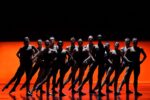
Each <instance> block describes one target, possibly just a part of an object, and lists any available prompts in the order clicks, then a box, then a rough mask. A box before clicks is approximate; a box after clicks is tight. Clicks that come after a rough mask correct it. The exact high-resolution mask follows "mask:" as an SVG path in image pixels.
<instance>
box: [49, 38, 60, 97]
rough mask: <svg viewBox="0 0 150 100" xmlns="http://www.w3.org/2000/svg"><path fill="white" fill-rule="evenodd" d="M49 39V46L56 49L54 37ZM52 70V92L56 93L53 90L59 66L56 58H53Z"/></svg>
mask: <svg viewBox="0 0 150 100" xmlns="http://www.w3.org/2000/svg"><path fill="white" fill-rule="evenodd" d="M49 41H50V48H51V49H53V50H56V51H57V48H58V46H57V45H56V44H55V37H50V38H49ZM52 70H53V75H52V77H53V80H52V84H53V87H52V92H53V94H55V93H57V91H56V90H55V88H56V76H57V73H58V70H59V67H58V66H57V60H55V61H54V62H53V65H52Z"/></svg>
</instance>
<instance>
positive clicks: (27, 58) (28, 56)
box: [2, 37, 38, 93]
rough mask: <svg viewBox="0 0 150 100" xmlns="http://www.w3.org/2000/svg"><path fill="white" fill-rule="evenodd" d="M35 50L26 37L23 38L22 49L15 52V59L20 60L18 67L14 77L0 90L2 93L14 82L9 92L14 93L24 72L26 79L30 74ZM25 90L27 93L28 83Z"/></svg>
mask: <svg viewBox="0 0 150 100" xmlns="http://www.w3.org/2000/svg"><path fill="white" fill-rule="evenodd" d="M37 52H38V51H37V49H36V48H35V47H34V46H31V45H30V40H29V38H28V37H25V38H24V46H23V47H22V48H20V49H19V51H18V52H17V57H18V58H19V59H20V66H19V68H18V70H17V72H16V74H15V76H14V77H13V78H12V79H11V80H10V82H9V83H8V84H6V86H5V87H4V88H3V89H2V91H4V90H5V89H6V88H8V86H9V85H10V84H11V83H12V82H14V81H16V82H15V84H14V86H13V88H12V89H11V91H10V92H9V93H11V92H14V91H15V90H16V87H17V86H18V84H19V83H20V80H21V78H22V76H23V74H24V72H25V73H26V78H27V79H28V78H29V76H30V72H31V69H32V58H33V56H34V54H35V53H37ZM26 90H27V92H28V91H29V82H28V83H27V84H26Z"/></svg>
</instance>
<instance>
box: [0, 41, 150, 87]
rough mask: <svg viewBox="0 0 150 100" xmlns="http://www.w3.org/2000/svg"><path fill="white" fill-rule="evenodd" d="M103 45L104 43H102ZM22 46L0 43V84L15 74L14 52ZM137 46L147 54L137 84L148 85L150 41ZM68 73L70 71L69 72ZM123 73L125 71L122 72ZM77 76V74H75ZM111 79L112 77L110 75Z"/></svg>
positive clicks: (15, 59)
mask: <svg viewBox="0 0 150 100" xmlns="http://www.w3.org/2000/svg"><path fill="white" fill-rule="evenodd" d="M104 43H105V42H104ZM113 43H114V41H111V42H110V44H111V49H113ZM31 44H32V45H35V46H37V44H36V42H31ZM64 44H65V45H64V47H65V46H66V45H69V42H65V43H64ZM84 44H87V42H84ZM123 45H124V43H123V42H122V41H120V47H122V46H123ZM21 46H23V43H22V42H0V84H3V83H4V84H5V83H7V82H8V81H9V80H10V79H11V78H12V77H13V75H14V74H15V72H16V70H17V68H18V66H19V60H18V58H17V57H16V52H17V51H18V49H19V48H20V47H21ZM139 46H140V47H142V48H144V50H145V52H146V54H147V59H146V60H145V62H144V63H143V64H142V65H141V73H140V76H139V83H150V78H149V75H150V67H149V65H150V57H149V54H150V41H143V42H139ZM87 71H88V68H87V70H86V72H85V75H84V77H85V76H86V74H87ZM69 72H70V71H69ZM69 72H68V73H67V74H66V76H65V79H66V78H67V76H68V74H69ZM97 72H98V71H97V69H96V71H95V73H94V76H93V77H94V78H93V79H94V82H97ZM124 72H125V71H124ZM124 72H123V73H122V74H121V76H120V78H119V82H120V81H121V80H122V78H123V76H124ZM77 74H78V73H77ZM58 76H59V74H58ZM36 77H37V73H36V75H35V76H34V77H33V79H32V81H31V83H34V82H35V80H36ZM112 77H113V75H112ZM25 79H26V78H25V75H24V76H23V78H22V80H21V83H23V82H24V81H25ZM130 82H131V83H132V82H133V74H132V76H131V80H130Z"/></svg>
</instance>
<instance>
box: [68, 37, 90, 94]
mask: <svg viewBox="0 0 150 100" xmlns="http://www.w3.org/2000/svg"><path fill="white" fill-rule="evenodd" d="M75 49H76V54H75V57H74V59H75V60H76V67H78V68H79V75H78V77H77V78H76V80H75V81H74V82H73V84H72V85H71V86H70V88H69V90H70V89H71V88H72V87H75V85H76V83H77V82H79V85H80V84H81V82H82V79H83V76H84V72H85V69H86V66H87V65H86V64H84V63H83V62H84V60H85V59H86V58H87V57H88V54H87V50H86V49H85V47H84V46H83V40H82V39H79V40H78V46H77V47H76V48H75ZM81 93H82V92H81V91H80V94H81ZM82 94H83V93H82Z"/></svg>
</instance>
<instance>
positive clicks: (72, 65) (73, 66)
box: [64, 37, 78, 93]
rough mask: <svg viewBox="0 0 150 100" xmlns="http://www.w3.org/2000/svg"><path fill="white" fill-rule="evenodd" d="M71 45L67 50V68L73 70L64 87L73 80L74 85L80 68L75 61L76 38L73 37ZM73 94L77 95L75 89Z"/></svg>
mask: <svg viewBox="0 0 150 100" xmlns="http://www.w3.org/2000/svg"><path fill="white" fill-rule="evenodd" d="M70 43H71V45H70V46H68V47H67V48H66V50H67V52H68V53H69V57H68V62H67V66H68V67H70V68H71V73H70V75H69V76H68V78H67V80H66V81H65V82H64V86H65V85H66V84H67V83H68V82H69V81H70V80H71V81H72V84H73V82H74V81H75V75H76V72H77V70H78V67H77V66H76V60H75V59H74V57H75V53H76V49H75V48H76V46H75V38H74V37H72V38H71V39H70ZM72 92H73V93H75V92H76V91H75V90H74V87H72Z"/></svg>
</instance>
